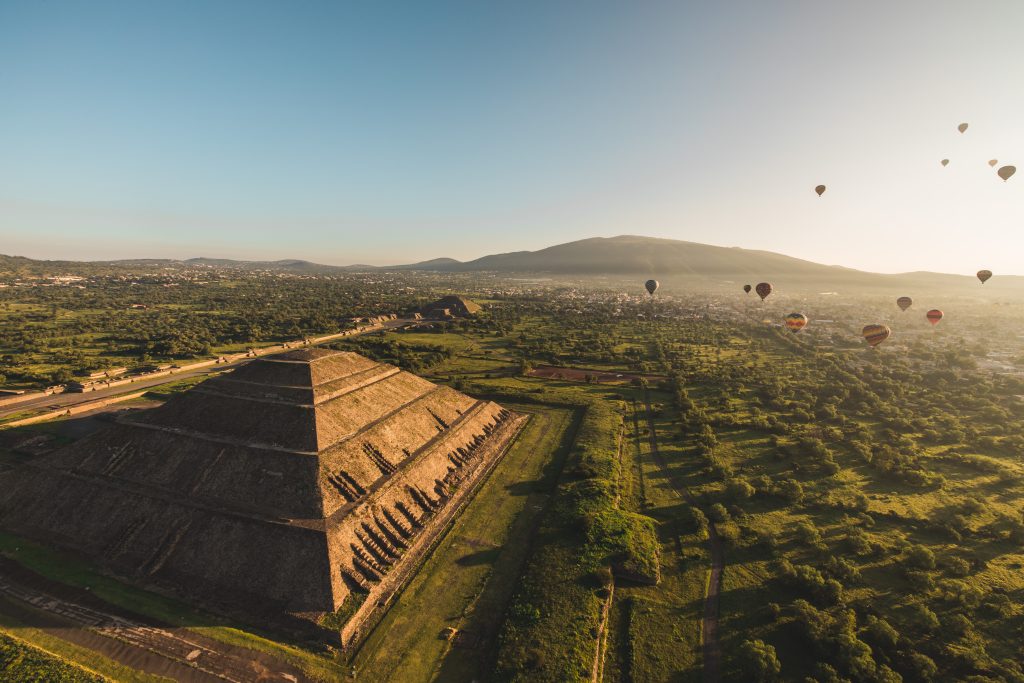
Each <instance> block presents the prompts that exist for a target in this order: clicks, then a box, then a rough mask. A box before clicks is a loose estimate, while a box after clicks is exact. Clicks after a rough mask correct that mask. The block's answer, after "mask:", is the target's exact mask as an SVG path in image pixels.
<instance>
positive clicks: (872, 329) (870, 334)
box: [861, 325, 892, 348]
mask: <svg viewBox="0 0 1024 683" xmlns="http://www.w3.org/2000/svg"><path fill="white" fill-rule="evenodd" d="M861 334H862V335H864V341H866V342H867V343H868V345H869V346H871V348H875V347H876V346H878V345H879V344H881V343H882V342H884V341H885V340H886V339H888V338H889V335H890V334H892V330H890V329H889V328H888V327H886V326H885V325H866V326H865V327H864V329H863V330H861Z"/></svg>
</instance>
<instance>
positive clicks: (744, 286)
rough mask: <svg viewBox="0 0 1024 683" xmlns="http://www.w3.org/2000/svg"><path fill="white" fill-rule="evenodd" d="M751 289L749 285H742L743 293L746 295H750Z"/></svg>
mask: <svg viewBox="0 0 1024 683" xmlns="http://www.w3.org/2000/svg"><path fill="white" fill-rule="evenodd" d="M752 289H753V287H751V286H750V285H743V291H744V292H746V293H747V294H750V290H752Z"/></svg>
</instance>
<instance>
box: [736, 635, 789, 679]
mask: <svg viewBox="0 0 1024 683" xmlns="http://www.w3.org/2000/svg"><path fill="white" fill-rule="evenodd" d="M740 660H741V664H740V666H741V667H742V669H743V672H744V673H745V674H746V675H747V676H748V677H749V678H750V680H756V681H770V680H772V679H774V678H775V677H776V676H778V675H779V672H780V671H782V664H780V663H779V658H778V656H777V655H776V654H775V648H774V647H772V646H771V645H769V644H768V643H766V642H764V641H763V640H745V641H743V644H742V645H740Z"/></svg>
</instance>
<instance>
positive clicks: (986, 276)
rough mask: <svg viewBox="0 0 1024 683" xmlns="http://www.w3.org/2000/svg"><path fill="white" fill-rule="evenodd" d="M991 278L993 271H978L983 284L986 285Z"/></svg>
mask: <svg viewBox="0 0 1024 683" xmlns="http://www.w3.org/2000/svg"><path fill="white" fill-rule="evenodd" d="M991 277H992V271H991V270H979V271H978V279H979V280H981V284H985V282H986V281H987V280H988V279H989V278H991Z"/></svg>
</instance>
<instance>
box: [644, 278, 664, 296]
mask: <svg viewBox="0 0 1024 683" xmlns="http://www.w3.org/2000/svg"><path fill="white" fill-rule="evenodd" d="M659 286H660V285H659V284H658V281H657V280H648V281H647V282H645V283H644V287H646V288H647V293H648V294H650V295H651V296H654V293H655V292H656V291H658V287H659Z"/></svg>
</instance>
